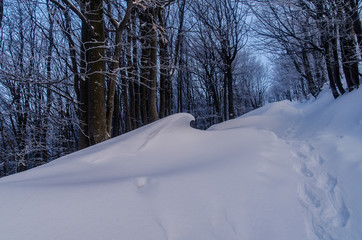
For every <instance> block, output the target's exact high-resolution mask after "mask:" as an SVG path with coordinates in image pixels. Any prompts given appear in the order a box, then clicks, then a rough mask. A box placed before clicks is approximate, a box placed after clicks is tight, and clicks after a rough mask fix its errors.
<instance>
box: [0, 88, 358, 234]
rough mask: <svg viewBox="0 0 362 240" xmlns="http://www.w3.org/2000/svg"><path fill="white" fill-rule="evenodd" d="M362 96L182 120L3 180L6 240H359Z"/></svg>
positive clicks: (0, 206)
mask: <svg viewBox="0 0 362 240" xmlns="http://www.w3.org/2000/svg"><path fill="white" fill-rule="evenodd" d="M361 100H362V91H360V90H358V91H355V92H352V93H349V94H347V95H346V96H343V97H341V98H340V99H337V100H333V99H332V98H331V97H330V96H329V95H322V96H321V97H320V99H318V100H317V101H315V102H308V103H303V104H302V103H291V102H287V101H283V102H279V103H273V104H269V105H268V106H265V107H263V108H261V109H258V110H256V111H254V112H251V113H249V114H247V115H245V116H243V117H241V118H238V119H234V120H232V121H228V122H225V123H222V124H218V125H215V126H212V127H211V128H210V129H209V130H208V131H201V130H197V129H193V128H191V127H190V121H192V120H193V117H192V116H191V115H189V114H176V115H173V116H170V117H167V118H165V119H162V120H159V121H157V122H155V123H153V124H150V125H147V126H145V127H143V128H140V129H138V130H135V131H133V132H130V133H128V134H125V135H123V136H120V137H118V138H115V139H112V140H110V141H107V142H105V143H101V144H98V145H96V146H94V147H91V148H88V149H85V150H82V151H79V152H77V153H74V154H71V155H68V156H65V157H63V158H60V159H58V160H56V161H53V162H51V163H49V164H46V165H44V166H41V167H38V168H35V169H32V170H29V171H27V172H23V173H20V174H16V175H12V176H9V177H6V178H2V179H0V213H1V214H0V233H1V236H4V239H9V240H17V239H37V240H43V239H44V240H48V239H62V240H67V239H87V240H92V239H107V240H112V239H137V240H142V239H147V240H150V239H151V240H152V239H155V240H156V239H157V240H160V239H172V240H177V239H180V240H181V239H188V240H193V239H195V240H196V239H197V240H200V239H223V240H224V239H248V240H253V239H255V240H257V239H258V240H259V239H260V240H261V239H278V240H283V239H285V240H290V239H293V240H298V239H301V240H302V239H303V240H305V239H360V238H361V237H362V230H360V229H359V228H360V227H359V226H361V223H362V219H361V216H362V204H361V203H360V201H359V199H360V198H361V197H362V188H361V187H360V182H361V180H362V174H361V173H362V167H361V162H362V150H361V147H360V146H361V143H362V142H361V141H362V127H361V126H362V109H360V108H358V106H359V104H360V102H361Z"/></svg>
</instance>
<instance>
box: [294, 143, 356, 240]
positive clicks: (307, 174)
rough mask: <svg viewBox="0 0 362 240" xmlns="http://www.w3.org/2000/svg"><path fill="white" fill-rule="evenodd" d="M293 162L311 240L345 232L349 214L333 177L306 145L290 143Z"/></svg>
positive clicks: (322, 160) (313, 150)
mask: <svg viewBox="0 0 362 240" xmlns="http://www.w3.org/2000/svg"><path fill="white" fill-rule="evenodd" d="M289 144H290V146H291V148H292V149H294V154H295V156H296V159H297V160H298V161H297V162H296V165H295V168H296V170H297V171H298V172H299V173H300V174H301V176H302V181H301V183H300V185H299V191H298V192H299V196H300V202H301V204H302V206H303V207H304V208H305V210H306V219H305V220H306V221H305V223H306V228H307V229H306V230H307V232H308V234H309V235H310V237H311V239H320V240H332V239H335V237H336V236H338V235H340V234H341V232H344V234H343V236H344V239H346V236H348V233H347V230H345V231H343V230H344V227H345V226H346V224H347V222H348V220H349V217H350V213H349V210H348V208H347V206H346V204H345V201H344V199H343V195H342V194H341V191H340V188H339V186H338V179H337V177H336V176H333V175H331V174H330V173H328V172H327V171H326V170H325V169H324V168H323V164H324V162H325V160H324V159H323V158H322V157H321V156H320V155H319V153H318V151H317V150H316V149H315V148H314V147H313V146H312V145H311V144H310V143H308V142H306V141H291V142H289Z"/></svg>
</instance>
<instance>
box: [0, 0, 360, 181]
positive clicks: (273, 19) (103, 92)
mask: <svg viewBox="0 0 362 240" xmlns="http://www.w3.org/2000/svg"><path fill="white" fill-rule="evenodd" d="M360 8H361V3H360V1H358V0H289V1H286V0H249V1H248V0H218V1H215V0H194V1H191V0H189V1H188V0H0V28H1V29H0V43H1V45H0V51H1V55H0V91H1V94H0V108H1V111H0V177H2V176H7V175H10V174H13V173H16V172H20V171H23V170H25V169H30V168H33V167H36V166H40V165H42V164H45V163H48V162H50V161H52V160H54V159H56V158H59V157H61V156H63V155H66V154H69V153H72V152H75V151H77V150H81V149H84V148H87V147H89V146H91V145H95V144H97V143H100V142H103V141H105V140H108V139H110V138H112V137H116V136H119V135H121V134H124V133H127V132H129V131H132V130H134V129H136V128H139V127H142V126H145V125H147V124H149V123H152V122H154V121H156V120H158V119H161V118H164V117H166V116H169V115H172V114H174V113H179V112H187V113H191V114H192V115H193V116H195V119H196V121H195V123H194V125H195V126H194V127H196V128H199V129H207V128H208V127H210V126H211V125H213V124H216V123H220V122H223V121H226V120H229V119H233V118H236V117H238V116H241V115H242V114H244V113H247V112H249V111H251V110H253V109H256V108H259V107H261V106H263V105H265V104H266V103H269V102H274V101H280V100H285V99H288V100H291V101H292V100H299V101H302V100H304V99H310V98H316V97H318V94H319V93H320V92H321V91H322V88H325V87H328V88H329V89H330V91H331V94H333V96H334V98H338V97H339V96H341V95H343V94H345V93H346V92H350V91H353V90H354V89H356V88H358V87H359V85H360V80H359V78H360V71H359V67H360V66H359V65H360V64H359V63H360V61H361V54H362V51H361V48H362V26H361V18H360Z"/></svg>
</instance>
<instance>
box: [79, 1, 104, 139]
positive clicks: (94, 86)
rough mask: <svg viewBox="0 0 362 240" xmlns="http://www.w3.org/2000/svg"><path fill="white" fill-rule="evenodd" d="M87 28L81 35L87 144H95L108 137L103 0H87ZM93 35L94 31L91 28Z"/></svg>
mask: <svg viewBox="0 0 362 240" xmlns="http://www.w3.org/2000/svg"><path fill="white" fill-rule="evenodd" d="M85 6H86V17H87V19H88V20H89V24H90V25H91V27H92V28H93V29H90V26H89V25H88V24H87V23H85V22H84V21H83V23H82V24H87V31H86V33H85V36H84V40H85V41H84V42H83V44H84V48H85V59H86V63H87V65H86V81H87V88H88V89H87V90H88V91H87V99H88V114H87V115H88V116H87V117H88V135H89V140H90V144H91V145H93V144H97V143H100V142H103V141H105V140H106V139H108V138H109V135H108V132H107V124H106V109H105V106H106V102H105V101H106V99H105V89H106V84H105V75H104V73H105V61H104V57H105V50H104V44H105V36H104V19H103V1H102V0H92V1H86V5H85ZM92 30H94V32H95V34H96V35H94V33H93V31H92Z"/></svg>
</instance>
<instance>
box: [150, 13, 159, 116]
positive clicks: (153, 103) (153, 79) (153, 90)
mask: <svg viewBox="0 0 362 240" xmlns="http://www.w3.org/2000/svg"><path fill="white" fill-rule="evenodd" d="M151 13H152V19H153V21H155V19H156V17H157V15H158V8H153V9H152V10H151ZM149 24H152V27H151V36H150V47H151V50H150V75H149V81H150V90H149V91H150V93H149V101H148V103H149V108H148V110H149V122H154V121H157V120H158V111H157V30H156V26H154V25H153V24H155V23H151V22H150V23H149Z"/></svg>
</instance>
